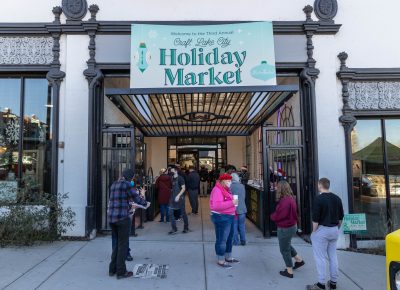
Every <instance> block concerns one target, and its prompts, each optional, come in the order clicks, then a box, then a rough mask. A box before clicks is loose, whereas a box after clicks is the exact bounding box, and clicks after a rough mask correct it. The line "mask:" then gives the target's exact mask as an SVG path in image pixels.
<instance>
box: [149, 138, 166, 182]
mask: <svg viewBox="0 0 400 290" xmlns="http://www.w3.org/2000/svg"><path fill="white" fill-rule="evenodd" d="M144 142H145V143H146V146H147V155H146V156H147V165H146V166H147V168H149V167H152V168H153V173H154V176H158V173H159V171H160V169H161V168H166V167H167V165H168V164H167V161H168V160H167V159H168V156H167V137H150V138H144Z"/></svg>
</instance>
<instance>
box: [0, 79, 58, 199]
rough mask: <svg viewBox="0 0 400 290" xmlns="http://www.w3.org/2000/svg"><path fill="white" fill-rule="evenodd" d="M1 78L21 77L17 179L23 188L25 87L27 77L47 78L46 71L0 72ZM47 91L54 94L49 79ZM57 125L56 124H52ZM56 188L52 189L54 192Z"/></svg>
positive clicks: (52, 174) (19, 185) (19, 186)
mask: <svg viewBox="0 0 400 290" xmlns="http://www.w3.org/2000/svg"><path fill="white" fill-rule="evenodd" d="M0 79H19V80H20V96H19V114H20V118H19V141H18V172H17V176H16V181H17V183H18V189H20V188H21V182H22V175H23V172H22V170H23V166H22V162H23V152H24V147H23V146H24V127H25V126H24V113H25V87H26V82H25V80H26V79H46V80H47V77H46V72H21V73H3V72H1V73H0ZM47 91H48V94H52V90H51V84H50V82H49V81H48V80H47ZM53 98H54V96H51V99H52V103H53V104H54V99H53ZM55 113H56V111H55V110H54V108H53V112H52V114H55ZM53 120H54V118H53V117H52V118H51V122H53ZM52 126H55V124H52ZM56 131H57V134H58V128H56ZM52 142H54V136H53V137H52ZM51 153H52V154H51V156H52V158H54V154H53V152H51ZM54 170H55V169H52V173H51V178H53V176H54V174H55V172H54ZM53 190H54V189H50V191H51V192H52V191H53Z"/></svg>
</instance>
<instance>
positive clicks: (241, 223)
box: [233, 213, 246, 245]
mask: <svg viewBox="0 0 400 290" xmlns="http://www.w3.org/2000/svg"><path fill="white" fill-rule="evenodd" d="M239 236H240V243H242V244H243V243H246V214H245V213H243V214H239V215H238V216H237V218H235V220H234V222H233V244H234V245H239Z"/></svg>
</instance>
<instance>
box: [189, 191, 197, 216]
mask: <svg viewBox="0 0 400 290" xmlns="http://www.w3.org/2000/svg"><path fill="white" fill-rule="evenodd" d="M188 192H189V202H190V207H191V208H192V213H198V211H199V189H198V188H197V189H188Z"/></svg>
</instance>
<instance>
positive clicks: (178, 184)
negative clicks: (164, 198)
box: [168, 168, 189, 235]
mask: <svg viewBox="0 0 400 290" xmlns="http://www.w3.org/2000/svg"><path fill="white" fill-rule="evenodd" d="M170 171H171V173H172V176H173V177H172V191H171V198H170V203H169V209H170V211H169V220H170V222H171V228H172V229H171V231H170V232H169V233H168V234H169V235H174V234H176V233H177V232H178V228H177V227H176V219H175V215H174V211H175V210H180V211H181V214H182V218H183V224H184V226H183V233H184V234H186V233H188V232H189V221H188V217H187V215H186V210H185V191H186V186H185V180H184V179H183V177H182V176H180V175H178V170H177V169H176V168H171V170H170Z"/></svg>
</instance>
